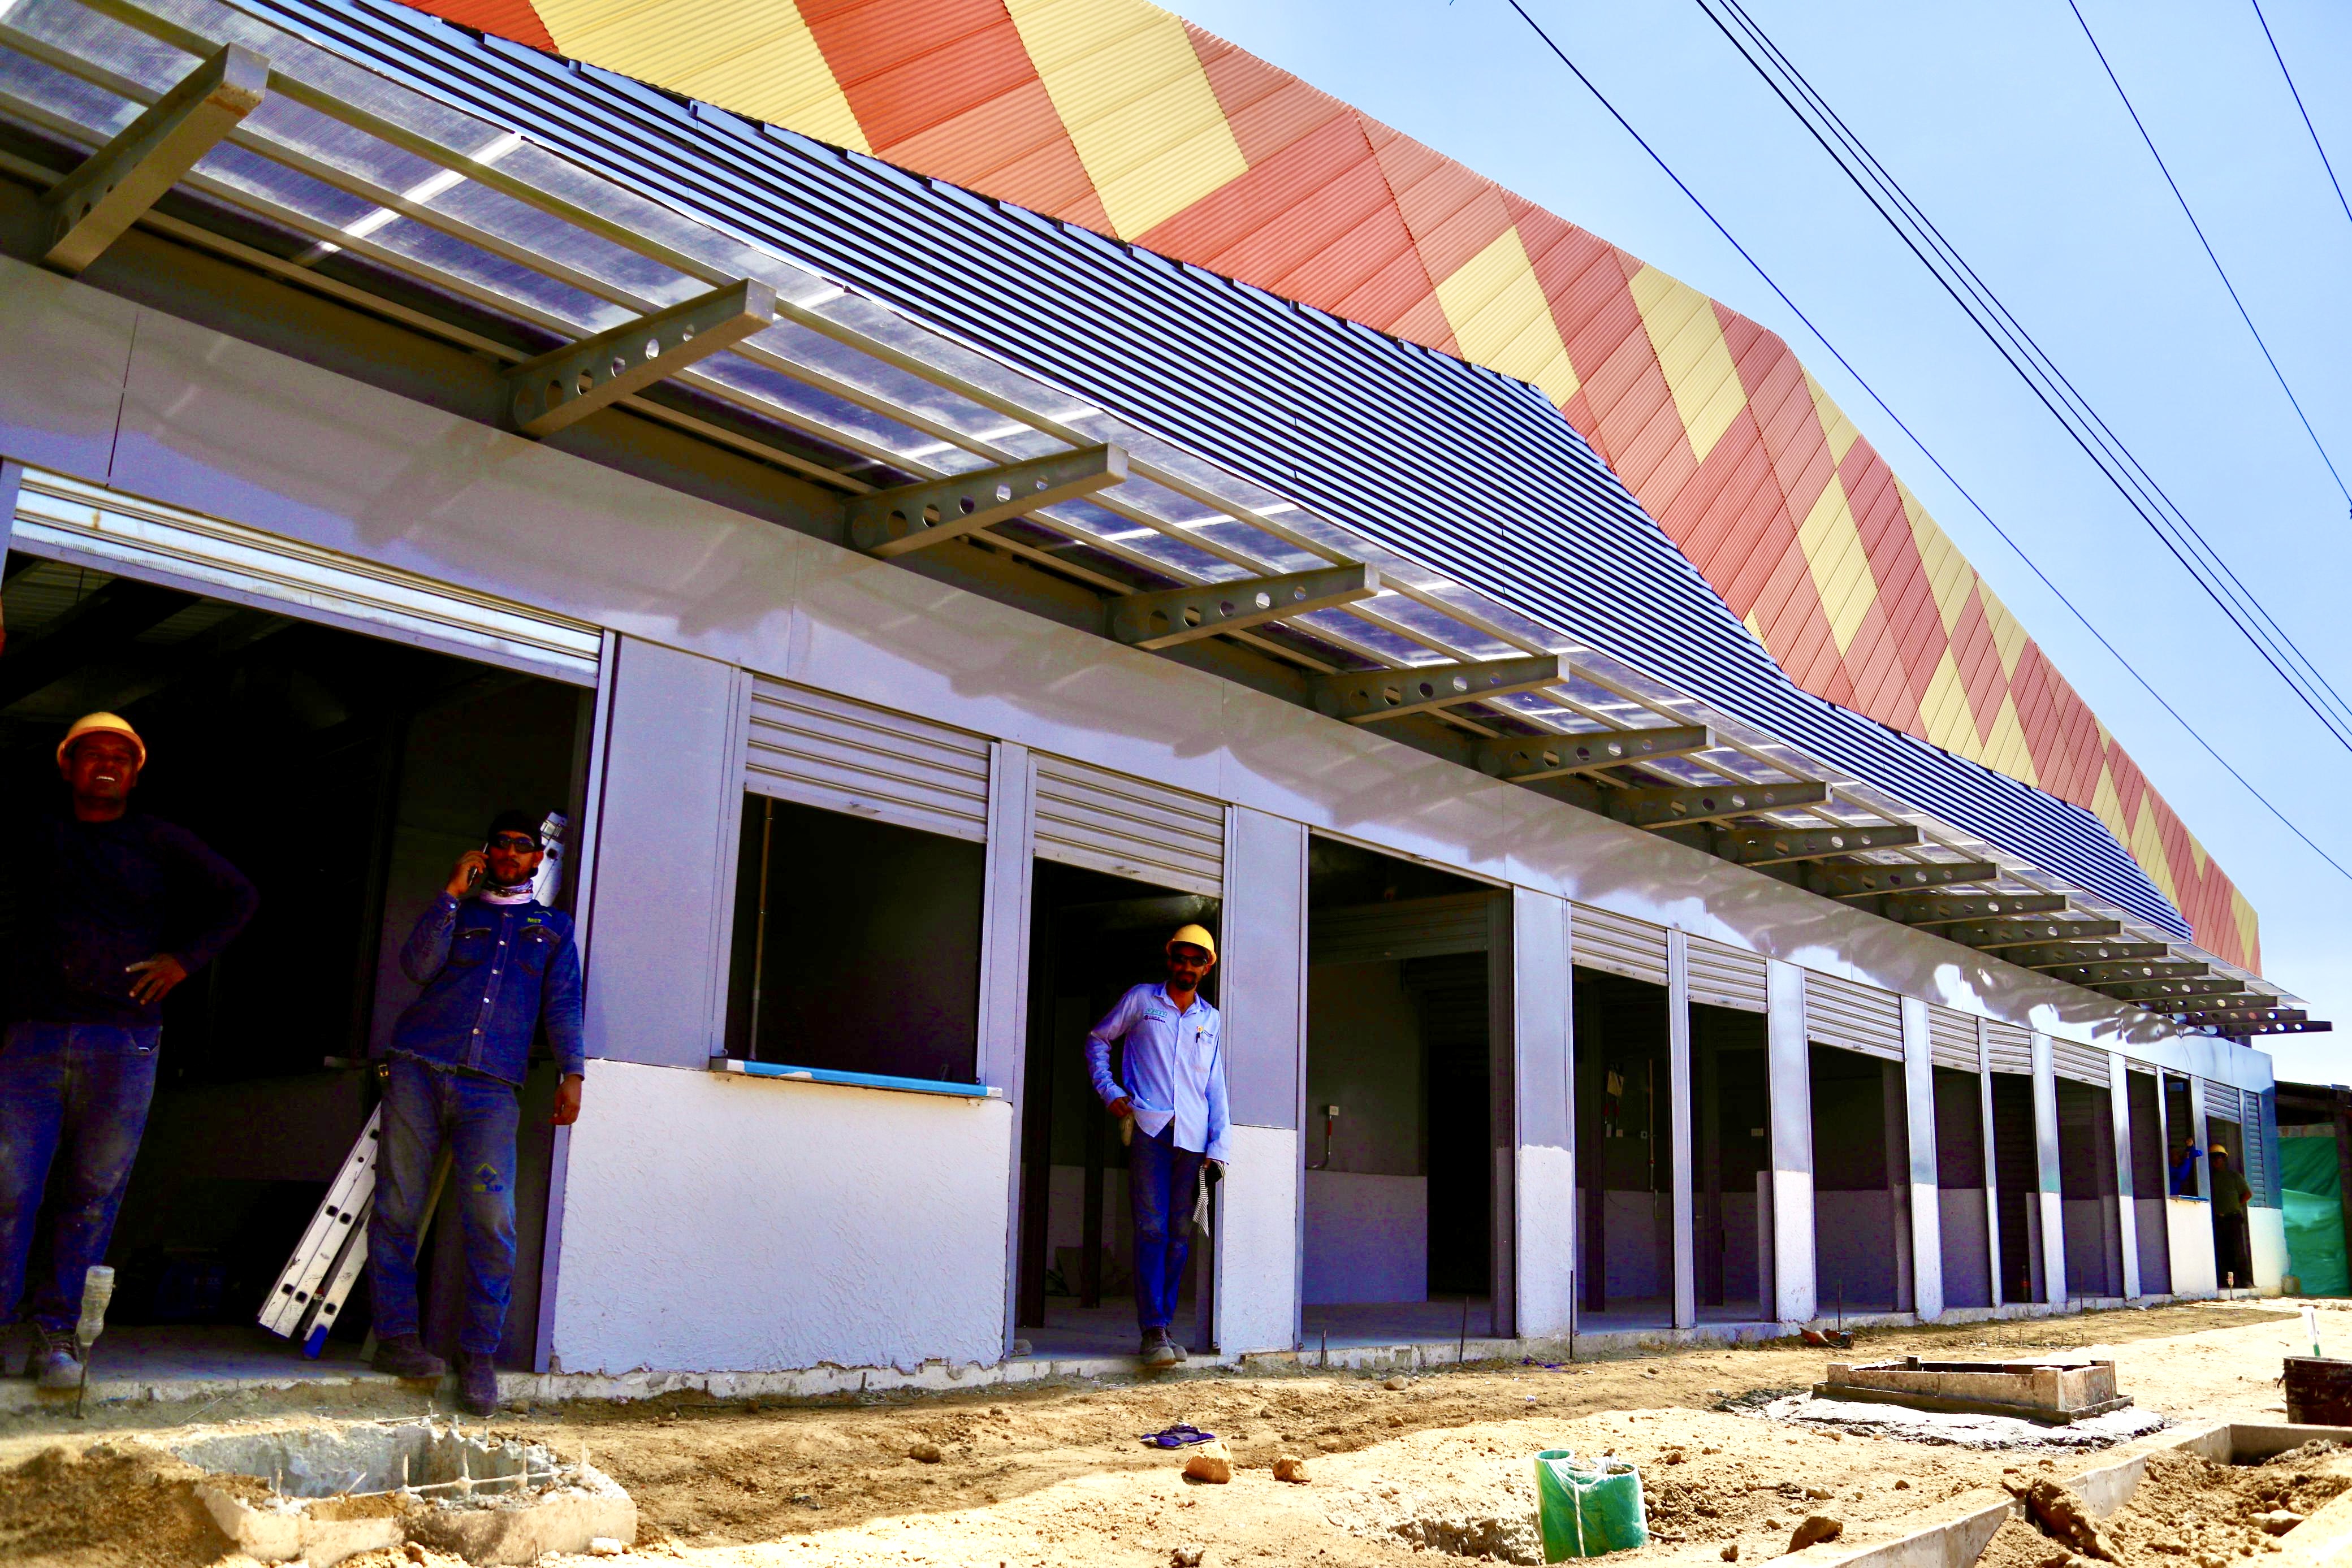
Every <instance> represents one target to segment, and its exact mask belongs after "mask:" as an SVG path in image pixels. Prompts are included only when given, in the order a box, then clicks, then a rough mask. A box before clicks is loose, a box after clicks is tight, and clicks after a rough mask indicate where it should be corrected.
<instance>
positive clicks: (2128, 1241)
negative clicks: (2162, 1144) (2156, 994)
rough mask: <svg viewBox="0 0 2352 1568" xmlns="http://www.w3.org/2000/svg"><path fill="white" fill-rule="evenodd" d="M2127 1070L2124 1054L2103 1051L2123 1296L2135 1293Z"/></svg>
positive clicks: (2136, 1263)
mask: <svg viewBox="0 0 2352 1568" xmlns="http://www.w3.org/2000/svg"><path fill="white" fill-rule="evenodd" d="M2129 1071H2131V1069H2129V1068H2128V1067H2126V1066H2125V1065H2124V1053H2123V1052H2122V1051H2109V1052H2107V1103H2108V1105H2109V1107H2110V1108H2111V1109H2112V1110H2113V1111H2114V1113H2115V1119H2116V1224H2117V1226H2118V1227H2119V1228H2120V1230H2121V1234H2122V1237H2123V1250H2124V1295H2125V1297H2126V1299H2128V1298H2130V1297H2133V1296H2137V1295H2138V1294H2139V1293H2140V1292H2139V1210H2138V1208H2137V1207H2136V1204H2135V1199H2136V1198H2137V1194H2136V1193H2135V1192H2134V1191H2133V1190H2132V1122H2131V1080H2130V1079H2129V1078H2128V1077H2126V1074H2127V1073H2128V1072H2129Z"/></svg>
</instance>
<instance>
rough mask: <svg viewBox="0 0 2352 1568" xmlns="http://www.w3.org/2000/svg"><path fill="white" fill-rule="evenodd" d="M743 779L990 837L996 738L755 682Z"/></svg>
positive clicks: (792, 795) (780, 794) (835, 805)
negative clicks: (991, 759) (991, 746)
mask: <svg viewBox="0 0 2352 1568" xmlns="http://www.w3.org/2000/svg"><path fill="white" fill-rule="evenodd" d="M749 740H750V745H749V747H747V751H746V756H745V759H744V769H743V787H744V788H745V789H750V790H752V791H753V792H755V793H757V794H761V795H772V796H774V797H776V798H777V799H778V800H796V801H798V802H800V803H801V804H802V805H803V806H817V807H822V808H823V809H824V810H828V811H847V812H851V813H853V814H855V815H856V816H860V817H873V818H877V819H878V820H880V821H886V822H896V823H897V824H898V825H899V826H900V827H905V828H919V829H920V830H922V831H924V832H927V833H941V834H945V835H946V836H948V837H950V838H957V839H976V840H982V841H985V840H986V839H987V837H988V742H987V741H986V740H985V739H983V738H982V737H980V736H977V735H971V734H969V733H967V732H965V731H963V730H961V729H950V728H949V727H947V726H945V725H943V724H933V723H932V722H931V721H930V720H929V719H923V718H917V717H915V716H913V715H912V714H903V713H893V712H891V711H890V710H889V709H888V708H879V707H871V706H867V705H866V704H865V703H860V702H852V701H850V700H849V699H848V698H847V697H838V696H835V695H831V694H830V693H827V692H818V691H811V690H810V689H808V688H807V687H805V686H794V685H786V684H785V683H783V682H782V681H771V680H764V679H763V680H760V681H757V682H755V683H754V684H753V685H752V687H751V733H750V737H749Z"/></svg>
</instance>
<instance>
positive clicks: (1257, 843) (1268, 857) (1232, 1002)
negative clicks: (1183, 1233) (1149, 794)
mask: <svg viewBox="0 0 2352 1568" xmlns="http://www.w3.org/2000/svg"><path fill="white" fill-rule="evenodd" d="M1222 924H1223V931H1222V932H1221V933H1220V935H1221V936H1223V944H1222V946H1223V954H1222V955H1221V959H1222V963H1223V986H1222V988H1221V990H1220V992H1219V996H1218V1001H1219V1003H1220V1005H1221V1006H1222V1007H1223V1011H1224V1017H1225V1082H1226V1089H1227V1092H1228V1094H1229V1096H1230V1098H1231V1101H1232V1105H1233V1119H1234V1128H1233V1133H1232V1134H1231V1142H1232V1145H1233V1161H1232V1164H1231V1165H1230V1166H1229V1167H1228V1168H1227V1170H1226V1173H1225V1181H1224V1183H1223V1186H1222V1187H1221V1189H1220V1192H1219V1197H1218V1205H1219V1209H1220V1218H1221V1219H1222V1220H1223V1226H1222V1228H1221V1229H1220V1231H1219V1233H1218V1235H1217V1237H1216V1249H1217V1256H1216V1275H1215V1281H1216V1283H1215V1292H1216V1301H1215V1313H1216V1334H1217V1348H1218V1349H1219V1350H1221V1351H1223V1352H1225V1353H1227V1354H1232V1353H1234V1352H1239V1351H1253V1350H1289V1349H1293V1348H1295V1347H1296V1346H1297V1344H1298V1343H1299V1310H1300V1299H1299V1297H1300V1292H1299V1268H1300V1257H1301V1254H1302V1252H1303V1251H1304V1249H1305V1246H1306V1230H1307V1209H1306V1176H1305V1172H1304V1166H1303V1160H1304V1155H1302V1153H1301V1144H1300V1141H1299V1132H1298V1129H1299V1126H1300V1124H1301V1123H1300V1118H1301V1116H1302V1115H1303V1114H1304V1113H1305V1105H1304V1101H1305V1099H1306V1095H1307V830H1306V829H1305V828H1304V827H1302V826H1300V825H1299V824H1298V823H1297V822H1292V821H1285V820H1284V819H1282V818H1280V817H1274V816H1269V815H1267V814H1266V813H1265V812H1264V811H1254V810H1249V809H1248V808H1246V807H1241V806H1235V807H1233V808H1231V809H1230V810H1227V812H1226V813H1225V899H1224V909H1223V916H1222Z"/></svg>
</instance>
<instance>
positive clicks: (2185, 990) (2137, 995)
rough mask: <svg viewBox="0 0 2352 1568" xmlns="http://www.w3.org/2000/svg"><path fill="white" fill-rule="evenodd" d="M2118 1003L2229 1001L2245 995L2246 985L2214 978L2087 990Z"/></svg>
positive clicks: (2132, 983) (2136, 982) (2223, 977)
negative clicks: (2234, 997) (2195, 1000)
mask: <svg viewBox="0 0 2352 1568" xmlns="http://www.w3.org/2000/svg"><path fill="white" fill-rule="evenodd" d="M2091 989H2092V990H2095V991H2097V992H2099V993H2100V994H2101V995H2102V996H2109V997H2113V998H2116V1000H2117V1001H2119V1002H2140V1003H2143V1004H2145V1003H2147V1002H2158V1001H2163V1000H2165V999H2166V998H2171V997H2184V998H2195V997H2231V996H2242V995H2245V994H2247V992H2246V982H2245V981H2243V980H2233V979H2231V978H2230V977H2228V976H2226V975H2217V976H2215V977H2213V978H2211V979H2210V980H2130V981H2126V982H2125V983H2123V984H2121V985H2095V986H2092V987H2091Z"/></svg>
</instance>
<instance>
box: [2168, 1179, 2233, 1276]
mask: <svg viewBox="0 0 2352 1568" xmlns="http://www.w3.org/2000/svg"><path fill="white" fill-rule="evenodd" d="M2164 1232H2165V1239H2166V1250H2167V1252H2168V1255H2169V1258H2170V1261H2171V1264H2172V1293H2173V1294H2174V1295H2176V1296H2210V1295H2211V1294H2212V1293H2213V1292H2214V1291H2217V1290H2219V1289H2220V1288H2221V1274H2220V1272H2219V1270H2217V1268H2216V1266H2215V1264H2214V1262H2213V1206H2212V1205H2211V1204H2210V1203H2207V1202H2206V1201H2205V1200H2204V1199H2203V1198H2198V1197H2168V1198H2166V1199H2165V1200H2164Z"/></svg>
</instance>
